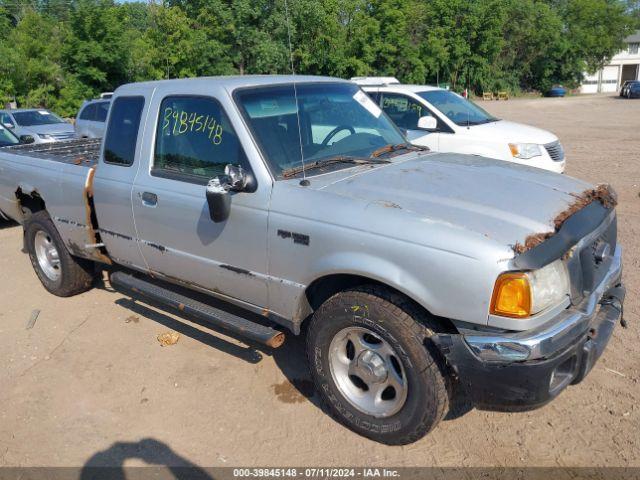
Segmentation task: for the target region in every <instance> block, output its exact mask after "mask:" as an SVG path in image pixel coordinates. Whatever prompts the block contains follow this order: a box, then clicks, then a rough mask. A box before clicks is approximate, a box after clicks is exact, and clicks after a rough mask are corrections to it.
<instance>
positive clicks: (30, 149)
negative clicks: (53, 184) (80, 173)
mask: <svg viewBox="0 0 640 480" xmlns="http://www.w3.org/2000/svg"><path fill="white" fill-rule="evenodd" d="M101 144H102V139H101V138H88V139H85V138H83V139H78V140H69V141H66V142H55V143H39V144H33V143H32V144H29V145H18V146H15V147H9V148H6V149H5V151H6V152H8V153H11V154H13V155H24V156H26V157H32V158H43V159H46V160H55V161H58V162H63V163H70V164H74V165H85V166H89V167H92V166H94V165H96V164H97V163H98V159H99V157H100V145H101Z"/></svg>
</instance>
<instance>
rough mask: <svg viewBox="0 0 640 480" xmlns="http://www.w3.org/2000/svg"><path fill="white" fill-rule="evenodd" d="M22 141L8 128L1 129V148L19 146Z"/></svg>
mask: <svg viewBox="0 0 640 480" xmlns="http://www.w3.org/2000/svg"><path fill="white" fill-rule="evenodd" d="M18 143H20V140H18V138H17V137H16V136H15V135H14V134H13V133H11V132H10V131H9V130H7V129H6V128H3V127H0V147H8V146H10V145H17V144H18Z"/></svg>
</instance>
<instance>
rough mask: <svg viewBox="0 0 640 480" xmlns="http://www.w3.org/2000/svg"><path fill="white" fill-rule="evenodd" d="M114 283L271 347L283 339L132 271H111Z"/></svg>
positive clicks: (282, 335) (279, 344)
mask: <svg viewBox="0 0 640 480" xmlns="http://www.w3.org/2000/svg"><path fill="white" fill-rule="evenodd" d="M111 285H113V286H119V287H122V288H124V289H126V290H128V291H131V292H133V293H136V294H140V295H142V296H144V297H147V298H149V299H151V300H153V301H155V302H157V303H159V304H162V305H165V306H167V307H171V308H173V309H176V310H179V311H180V312H184V313H186V314H188V315H191V316H193V317H196V318H198V319H199V320H204V321H206V322H209V323H212V324H213V325H215V326H218V327H221V328H224V329H226V330H228V331H229V332H232V333H235V334H237V335H239V336H242V337H245V338H248V339H250V340H253V341H255V342H258V343H262V344H264V345H267V346H269V347H271V348H278V347H279V346H281V345H282V344H283V343H284V333H282V332H279V331H278V330H275V329H273V328H271V327H267V326H264V325H261V324H259V323H256V322H252V321H251V320H247V319H246V318H242V317H239V316H237V315H233V314H231V313H229V312H225V311H224V310H220V309H219V308H215V307H212V306H210V305H206V304H204V303H202V302H198V301H197V300H193V299H191V298H189V297H186V296H184V295H181V294H179V293H176V292H174V291H172V290H169V289H167V288H163V287H160V286H158V285H154V284H153V283H150V282H147V281H145V280H142V279H140V278H138V277H134V276H133V275H129V274H127V273H124V272H114V273H112V274H111Z"/></svg>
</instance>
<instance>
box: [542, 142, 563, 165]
mask: <svg viewBox="0 0 640 480" xmlns="http://www.w3.org/2000/svg"><path fill="white" fill-rule="evenodd" d="M544 148H545V150H546V151H547V153H548V154H549V156H550V157H551V160H553V161H554V162H561V161H562V160H564V148H562V144H561V143H560V141H559V140H556V141H555V142H552V143H547V144H546V145H545V146H544Z"/></svg>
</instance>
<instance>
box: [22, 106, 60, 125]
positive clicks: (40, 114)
mask: <svg viewBox="0 0 640 480" xmlns="http://www.w3.org/2000/svg"><path fill="white" fill-rule="evenodd" d="M13 118H14V119H15V120H16V123H17V124H18V125H20V126H22V127H33V126H36V125H54V124H56V123H65V121H64V120H62V119H61V118H60V117H58V116H57V115H55V114H53V113H51V112H49V111H47V110H30V111H28V112H15V113H14V114H13Z"/></svg>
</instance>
